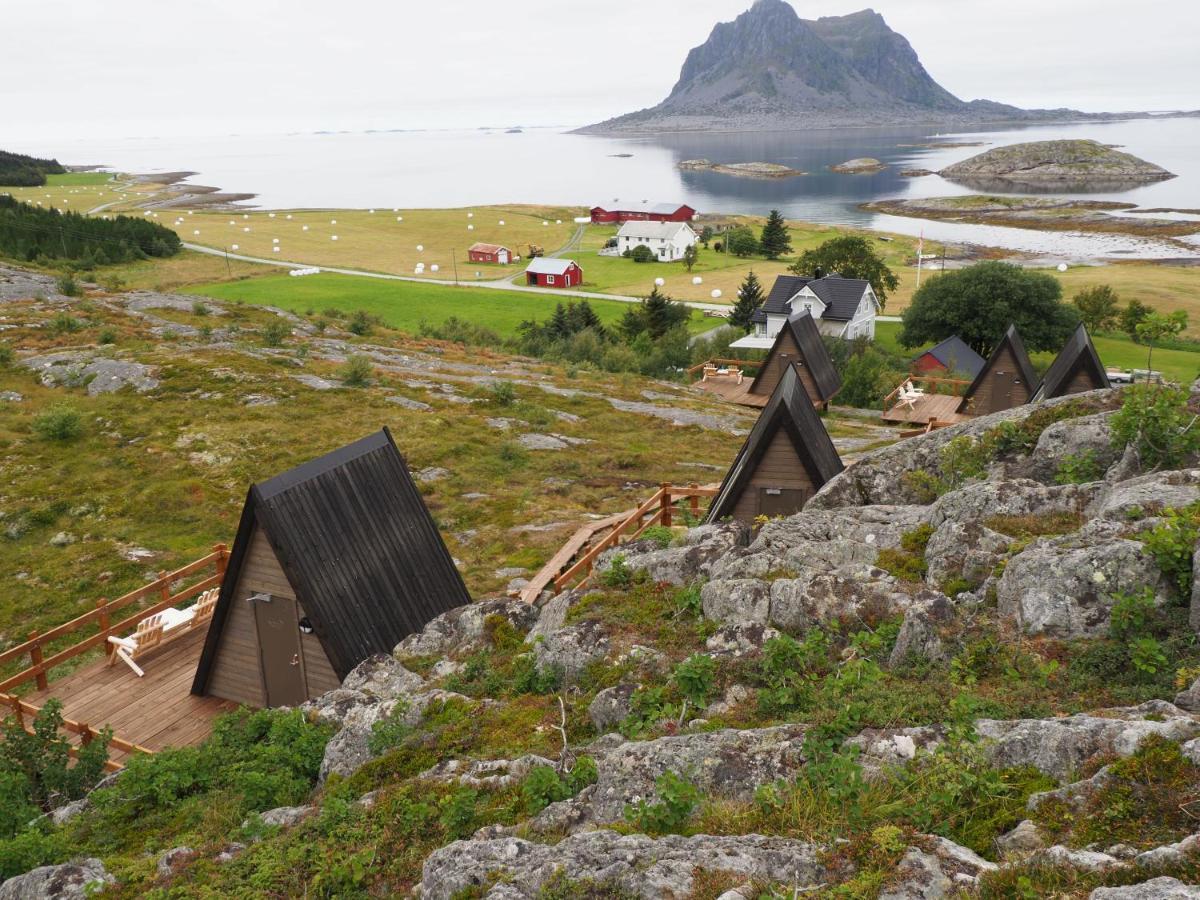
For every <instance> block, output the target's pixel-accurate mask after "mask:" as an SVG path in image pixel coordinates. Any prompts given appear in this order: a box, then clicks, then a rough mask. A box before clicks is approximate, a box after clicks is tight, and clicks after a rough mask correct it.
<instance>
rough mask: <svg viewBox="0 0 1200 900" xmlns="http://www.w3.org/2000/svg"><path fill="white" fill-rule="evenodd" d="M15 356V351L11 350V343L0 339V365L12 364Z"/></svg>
mask: <svg viewBox="0 0 1200 900" xmlns="http://www.w3.org/2000/svg"><path fill="white" fill-rule="evenodd" d="M15 358H16V353H14V352H13V348H12V345H11V344H8V343H6V342H4V341H0V366H8V365H11V364H12V361H13V359H15Z"/></svg>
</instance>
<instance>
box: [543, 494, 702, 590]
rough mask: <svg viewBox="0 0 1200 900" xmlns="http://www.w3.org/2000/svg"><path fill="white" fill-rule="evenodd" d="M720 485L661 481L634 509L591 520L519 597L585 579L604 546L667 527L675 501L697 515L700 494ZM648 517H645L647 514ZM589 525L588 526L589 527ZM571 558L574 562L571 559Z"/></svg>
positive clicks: (698, 513)
mask: <svg viewBox="0 0 1200 900" xmlns="http://www.w3.org/2000/svg"><path fill="white" fill-rule="evenodd" d="M718 490H719V488H718V487H717V486H715V485H710V486H707V487H701V486H700V485H698V484H689V485H677V484H674V485H673V484H669V483H666V482H664V483H663V484H662V485H660V486H659V489H658V490H657V491H655V493H654V496H652V497H651V498H650V499H649V500H647V501H646V502H645V503H643V504H642V505H641V506H639V507H638V508H637V509H635V510H633V511H632V512H629V513H627V514H623V515H621V516H610V517H609V518H608V519H605V520H602V521H601V522H598V523H592V524H591V525H589V526H586V527H585V528H583V529H580V531H578V532H576V533H575V535H573V536H572V538H571V540H569V541H568V542H567V543H566V545H564V547H563V549H562V550H560V551H559V552H558V553H556V554H555V555H554V557H553V558H552V559H551V560H550V562H548V563H547V564H546V565H545V566H544V567H543V568H542V570H541V571H540V572H538V574H537V575H535V576H534V578H533V579H532V580H531V581H530V583H529V585H528V586H527V587H526V588H525V589H524V590H523V591H522V592H521V594H520V596H521V598H522V599H525V600H527V601H528V602H532V601H533V600H535V599H537V596H538V594H540V593H541V592H542V590H543V589H544V588H547V587H551V586H552V587H553V589H554V591H555V592H558V591H561V590H563V589H564V588H565V587H566V586H567V585H569V584H571V583H572V582H573V581H574V580H575V579H577V578H580V577H581V576H582V580H583V581H586V580H587V578H588V576H590V575H591V572H592V568H593V566H594V565H595V563H596V558H597V557H598V556H599V555H600V554H601V553H603V552H604V551H605V550H609V549H611V548H613V547H615V546H617V545H618V544H619V543H621V541H622V539H624V540H625V541H627V542H628V541H636V540H637V539H638V538H640V537H641V536H642V535H643V534H644V533H645V532H646V529H648V528H650V527H651V526H652V525H665V526H667V527H668V528H669V527H670V526H671V523H672V522H673V521H674V518H675V505H676V504H677V503H687V505H688V514H689V515H690V516H691V517H692V518H693V519H699V518H700V498H701V497H715V496H716V495H717V491H718ZM647 517H648V518H647ZM609 523H611V529H610V530H609V532H608V534H606V535H605V536H604V537H603V538H601V539H600V540H598V541H596V542H595V543H594V544H592V545H591V546H590V547H588V549H587V550H586V551H584V552H583V555H582V556H579V558H578V559H575V557H576V555H577V554H578V553H579V552H580V551H582V550H583V548H584V547H585V546H586V545H587V543H588V540H590V538H591V537H592V535H594V534H596V533H597V532H599V531H601V530H603V528H604V527H606V526H608V525H609ZM589 529H590V530H589ZM585 532H587V533H586V534H585ZM572 560H574V562H572Z"/></svg>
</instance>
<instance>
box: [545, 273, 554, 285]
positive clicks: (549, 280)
mask: <svg viewBox="0 0 1200 900" xmlns="http://www.w3.org/2000/svg"><path fill="white" fill-rule="evenodd" d="M546 284H554V276H553V275H547V276H546Z"/></svg>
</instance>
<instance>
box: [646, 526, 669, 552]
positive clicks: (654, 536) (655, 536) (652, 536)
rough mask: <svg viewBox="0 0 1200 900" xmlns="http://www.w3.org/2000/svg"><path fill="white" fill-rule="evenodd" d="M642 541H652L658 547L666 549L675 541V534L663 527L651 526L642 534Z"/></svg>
mask: <svg viewBox="0 0 1200 900" xmlns="http://www.w3.org/2000/svg"><path fill="white" fill-rule="evenodd" d="M642 540H643V541H653V542H654V543H656V544H658V546H660V547H662V548H663V549H666V548H667V547H669V546H671V541H673V540H675V533H674V532H673V531H671V529H670V528H667V527H666V526H665V525H651V526H650V527H649V528H647V529H646V530H645V531H643V532H642Z"/></svg>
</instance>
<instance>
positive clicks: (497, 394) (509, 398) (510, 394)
mask: <svg viewBox="0 0 1200 900" xmlns="http://www.w3.org/2000/svg"><path fill="white" fill-rule="evenodd" d="M491 393H492V402H493V403H495V404H496V405H497V406H512V405H513V404H514V403H516V402H517V388H516V386H515V385H514V384H513V383H512V382H511V381H497V382H496V383H495V384H493V385H492V388H491Z"/></svg>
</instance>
